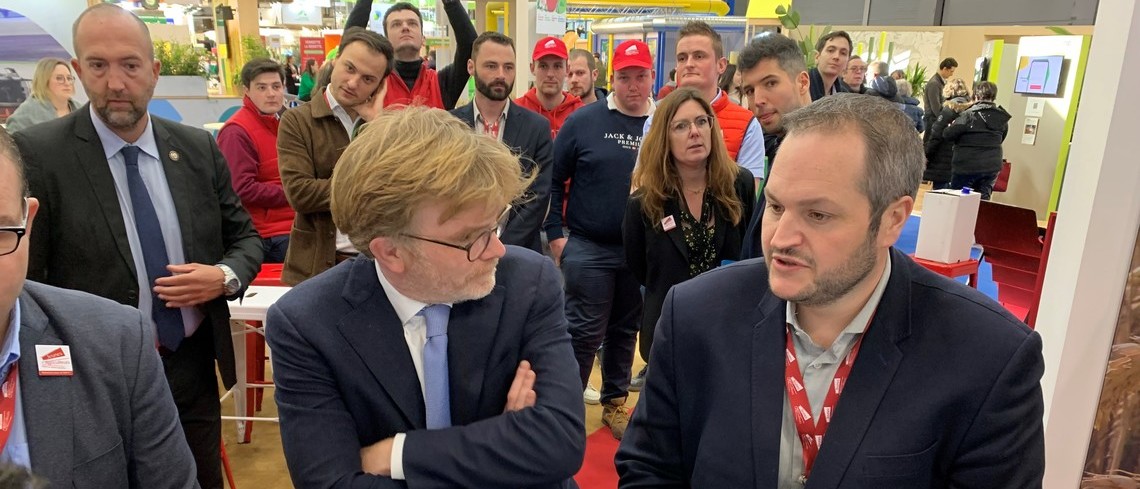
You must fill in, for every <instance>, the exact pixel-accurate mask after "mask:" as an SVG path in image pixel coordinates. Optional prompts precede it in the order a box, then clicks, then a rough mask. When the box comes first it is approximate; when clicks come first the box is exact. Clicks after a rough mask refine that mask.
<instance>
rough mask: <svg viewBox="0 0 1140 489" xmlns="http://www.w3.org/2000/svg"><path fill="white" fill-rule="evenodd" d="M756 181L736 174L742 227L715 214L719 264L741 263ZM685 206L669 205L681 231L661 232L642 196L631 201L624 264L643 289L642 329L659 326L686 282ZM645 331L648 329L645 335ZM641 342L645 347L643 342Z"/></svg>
mask: <svg viewBox="0 0 1140 489" xmlns="http://www.w3.org/2000/svg"><path fill="white" fill-rule="evenodd" d="M754 182H755V179H754V177H753V176H752V172H750V171H748V170H747V169H744V168H740V171H739V172H738V173H737V174H736V183H735V184H734V187H735V189H736V195H737V196H739V197H740V201H741V203H742V204H743V208H742V209H741V214H740V222H738V223H736V224H732V223H731V222H729V220H728V219H727V217H726V215H725V212H724V211H722V210H721V209H720V208H719V207H718V208H717V209H716V210H714V211H713V212H714V213H715V216H714V224H713V226H714V227H715V237H714V239H715V241H716V243H715V247H716V249H717V264H718V265H719V263H720V262H721V261H724V260H734V261H735V260H736V259H737V258H739V257H740V245H741V242H742V240H743V239H744V230H745V228H746V227H747V226H748V218H749V217H751V216H752V208H753V206H754V205H755V202H756V194H755V190H754V187H755V183H754ZM681 205H683V204H682V203H681V201H680V200H679V199H676V198H673V199H669V200H668V201H666V202H665V209H664V210H665V215H667V216H674V217H676V221H677V227H676V228H673V229H672V230H670V231H662V227H661V223H660V222H649V217H647V216H646V215H645V212H644V211H643V209H642V206H641V193H640V192H636V193H634V194H633V195H632V196H630V198H629V203H628V205H627V206H626V211H625V218H624V220H623V222H622V241H623V245H624V248H625V256H626V264H627V265H628V266H629V269H630V271H632V272H633V276H634V277H636V278H637V281H638V282H639V283H641V284H642V285H644V286H645V309H644V310H643V312H642V315H641V323H642V328H645V327H647V325H648V326H649V327H652V325H655V324H657V318H658V317H660V316H661V304H663V303H664V302H665V294H666V293H667V292H669V288H670V287H672V286H674V285H677V284H679V283H681V282H684V281H686V280H688V279H689V278H690V277H689V257H688V254H689V250H688V246H687V245H686V244H685V237H684V232H683V231H681V223H680V215H681V211H680V209H681V207H680V206H681ZM642 331H645V329H642ZM642 341H646V339H645V338H644V337H643V338H642Z"/></svg>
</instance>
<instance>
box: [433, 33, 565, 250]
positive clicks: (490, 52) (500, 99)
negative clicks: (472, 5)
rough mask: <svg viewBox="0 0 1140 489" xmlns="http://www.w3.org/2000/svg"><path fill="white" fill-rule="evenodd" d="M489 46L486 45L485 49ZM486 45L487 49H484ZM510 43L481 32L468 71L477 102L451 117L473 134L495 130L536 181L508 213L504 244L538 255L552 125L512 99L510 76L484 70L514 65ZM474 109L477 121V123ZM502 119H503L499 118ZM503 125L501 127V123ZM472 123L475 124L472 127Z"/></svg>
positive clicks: (546, 206)
mask: <svg viewBox="0 0 1140 489" xmlns="http://www.w3.org/2000/svg"><path fill="white" fill-rule="evenodd" d="M488 43H490V44H488ZM484 46H486V48H484ZM514 56H515V46H514V41H513V40H511V38H509V37H507V36H504V35H502V34H500V33H498V32H485V33H483V34H482V35H480V36H479V37H478V38H476V39H475V45H474V47H473V49H472V52H471V60H469V61H468V62H467V67H468V71H470V72H471V76H472V77H474V78H475V89H476V90H475V100H474V101H472V102H471V103H469V104H467V105H464V106H462V107H457V108H455V109H454V110H452V111H451V114H452V115H454V116H455V117H458V118H459V119H460V120H462V121H463V122H466V123H467V125H468V126H471V127H472V128H474V129H475V131H476V132H480V133H483V132H486V130H484V129H483V128H484V127H486V126H484V123H487V124H490V125H492V126H499V128H498V133H497V134H491V135H490V136H492V137H497V138H498V139H499V141H502V142H503V144H505V145H507V147H508V148H510V149H511V151H512V152H514V153H515V154H517V155H518V157H519V158H518V159H519V164H520V165H521V166H522V169H523V172H524V173H534V174H535V178H534V179H533V180H532V181H531V184H530V188H529V189H527V199H526V200H525V201H524V202H521V203H520V204H519V205H517V206H515V207H513V208H512V209H511V216H510V219H509V220H508V221H507V227H506V228H504V229H503V235H502V239H503V242H504V243H506V244H513V245H518V246H523V247H526V248H530V249H532V250H534V251H537V252H539V253H542V238H541V236H540V235H539V231H540V230H541V229H542V222H543V221H545V220H546V211H547V209H549V208H550V176H551V174H552V173H553V172H554V153H553V151H554V143H553V142H552V141H551V140H550V121H548V120H547V119H546V118H545V117H543V116H541V115H538V114H536V113H534V112H531V111H530V110H527V109H526V108H524V107H522V106H520V105H518V104H516V103H514V102H512V101H511V99H510V95H511V90H512V89H513V88H514V75H511V76H509V77H507V76H505V73H506V71H505V70H501V69H497V68H496V69H491V68H487V67H486V66H485V65H488V62H490V63H491V64H490V66H496V67H499V66H501V65H503V64H505V63H513V62H514V59H515V58H514ZM476 110H478V117H479V119H480V120H479V121H476V120H475V119H476ZM500 114H501V117H500ZM500 121H501V124H500ZM476 122H479V124H478V125H476Z"/></svg>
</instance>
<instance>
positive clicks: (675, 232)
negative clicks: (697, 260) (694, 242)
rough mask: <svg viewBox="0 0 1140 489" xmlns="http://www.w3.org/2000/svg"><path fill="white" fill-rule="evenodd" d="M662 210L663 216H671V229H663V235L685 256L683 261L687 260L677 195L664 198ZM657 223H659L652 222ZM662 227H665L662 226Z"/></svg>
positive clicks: (687, 249) (686, 247)
mask: <svg viewBox="0 0 1140 489" xmlns="http://www.w3.org/2000/svg"><path fill="white" fill-rule="evenodd" d="M662 211H664V212H665V218H666V219H668V218H670V217H672V218H673V223H674V224H675V225H674V226H673V229H670V230H668V231H665V235H666V236H668V237H669V241H672V242H673V246H676V247H677V251H680V252H681V256H683V257H685V263H688V262H689V245H687V244H685V231H684V230H683V229H682V227H683V226H682V225H681V201H680V199H679V198H677V197H672V198H669V199H666V200H665V205H664V206H662ZM652 224H655V225H656V224H659V223H652ZM662 229H665V228H664V227H662Z"/></svg>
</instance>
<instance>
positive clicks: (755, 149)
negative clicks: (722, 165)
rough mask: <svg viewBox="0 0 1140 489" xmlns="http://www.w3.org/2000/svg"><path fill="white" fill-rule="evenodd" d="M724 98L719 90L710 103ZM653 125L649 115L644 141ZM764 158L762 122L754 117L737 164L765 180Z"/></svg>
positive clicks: (742, 144)
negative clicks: (650, 126)
mask: <svg viewBox="0 0 1140 489" xmlns="http://www.w3.org/2000/svg"><path fill="white" fill-rule="evenodd" d="M722 96H724V91H723V90H717V92H716V96H715V97H713V99H712V100H710V101H709V104H712V103H715V102H716V101H717V100H719V99H720V98H721V97H722ZM652 123H653V114H649V117H648V118H647V119H645V126H644V127H643V128H642V130H641V134H642V139H641V140H642V141H644V140H645V136H648V135H649V125H650V124H652ZM637 155H638V156H639V158H638V160H640V159H641V158H640V156H641V150H640V148H639V149H638V152H637ZM764 156H765V155H764V129H763V128H761V127H760V122H758V121H757V120H756V118H755V117H753V118H752V120H751V121H749V122H748V128H746V129H745V130H744V140H743V141H741V142H740V151H739V152H737V153H736V164H737V165H740V166H742V167H744V168H747V169H748V171H750V172H752V176H753V177H756V178H764V175H765V173H764V164H765V161H766V160H765V159H764Z"/></svg>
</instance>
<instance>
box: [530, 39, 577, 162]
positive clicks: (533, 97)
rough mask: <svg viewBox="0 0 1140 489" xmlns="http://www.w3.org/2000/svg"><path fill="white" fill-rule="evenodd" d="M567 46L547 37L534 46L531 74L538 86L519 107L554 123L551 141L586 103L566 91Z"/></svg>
mask: <svg viewBox="0 0 1140 489" xmlns="http://www.w3.org/2000/svg"><path fill="white" fill-rule="evenodd" d="M568 57H569V55H568V54H567V51H566V43H564V42H562V39H559V38H557V37H554V36H546V37H544V38H542V39H539V40H538V42H536V43H535V44H534V52H533V53H532V54H531V61H530V72H531V74H532V75H534V86H533V87H531V89H530V90H528V91H527V92H526V93H524V94H523V96H521V97H519V98H517V99H515V103H516V104H519V105H520V106H522V107H525V108H527V109H529V110H532V111H534V112H535V113H537V114H538V115H541V116H543V117H545V118H546V120H548V121H550V138H551V139H554V138H555V137H557V136H558V130H559V129H561V128H562V124H563V123H564V122H566V118H567V117H569V116H570V113H571V112H574V111H575V110H577V109H578V108H579V107H581V106H582V105H584V104H583V103H582V99H580V98H578V96H577V95H574V94H572V93H570V92H567V91H566V90H563V89H562V85H563V84H565V83H566V58H568Z"/></svg>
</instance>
